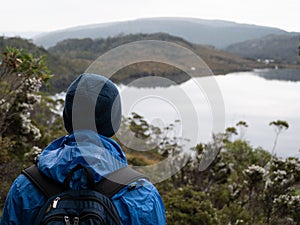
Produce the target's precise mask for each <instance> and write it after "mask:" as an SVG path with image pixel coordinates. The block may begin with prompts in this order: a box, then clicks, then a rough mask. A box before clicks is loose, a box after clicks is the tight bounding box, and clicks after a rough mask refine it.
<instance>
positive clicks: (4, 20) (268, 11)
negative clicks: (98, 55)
mask: <svg viewBox="0 0 300 225" xmlns="http://www.w3.org/2000/svg"><path fill="white" fill-rule="evenodd" d="M147 17H194V18H201V19H221V20H229V21H234V22H239V23H249V24H257V25H264V26H271V27H278V28H281V29H284V30H287V31H297V32H300V2H299V0H205V1H202V0H170V1H166V0H106V1H104V0H102V1H101V0H25V1H24V0H15V1H11V0H1V3H0V21H1V22H0V32H2V33H3V32H6V31H22V32H27V31H53V30H58V29H64V28H68V27H74V26H78V25H87V24H95V23H103V22H114V21H124V20H132V19H137V18H147Z"/></svg>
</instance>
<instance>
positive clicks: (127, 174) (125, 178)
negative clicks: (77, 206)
mask: <svg viewBox="0 0 300 225" xmlns="http://www.w3.org/2000/svg"><path fill="white" fill-rule="evenodd" d="M22 174H24V175H25V176H26V177H27V178H28V179H29V180H30V181H32V182H33V183H34V184H35V185H36V186H37V187H38V188H39V189H40V190H41V191H42V192H43V193H44V194H45V195H46V196H47V197H48V198H49V197H51V196H53V195H56V194H58V193H60V192H63V191H65V190H66V188H65V186H64V185H62V184H60V183H58V182H57V181H55V180H53V179H50V178H49V177H46V176H45V175H44V174H42V173H41V172H40V171H39V169H38V167H37V166H36V165H32V166H30V167H28V168H26V169H24V170H22ZM138 179H148V178H147V177H146V176H145V175H143V174H142V173H139V172H137V171H136V170H134V169H131V168H130V167H124V168H121V169H119V170H116V171H114V172H112V173H110V174H108V175H107V176H105V177H104V178H103V179H102V180H101V181H100V182H98V183H97V184H95V186H94V188H93V189H94V190H96V191H98V192H100V193H101V194H104V195H106V196H107V197H109V198H111V197H112V196H114V195H115V194H116V193H117V192H119V191H120V190H121V189H122V188H124V187H126V186H127V185H128V184H130V183H132V182H134V181H136V180H138Z"/></svg>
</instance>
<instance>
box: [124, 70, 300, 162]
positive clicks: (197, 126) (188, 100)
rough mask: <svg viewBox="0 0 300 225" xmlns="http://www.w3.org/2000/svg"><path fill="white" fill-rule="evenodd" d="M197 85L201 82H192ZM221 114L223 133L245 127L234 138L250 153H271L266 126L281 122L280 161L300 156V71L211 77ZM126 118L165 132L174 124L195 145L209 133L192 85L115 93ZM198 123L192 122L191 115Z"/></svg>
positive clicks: (204, 107)
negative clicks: (283, 125) (135, 117)
mask: <svg viewBox="0 0 300 225" xmlns="http://www.w3.org/2000/svg"><path fill="white" fill-rule="evenodd" d="M195 79H196V81H197V82H198V83H200V84H201V83H202V82H203V81H204V79H206V78H195ZM214 79H215V81H216V83H217V84H218V86H219V90H220V91H221V95H222V97H223V102H224V106H225V108H224V109H225V111H224V112H222V113H223V114H224V116H225V123H224V129H225V127H228V126H234V125H235V124H236V123H237V122H239V121H241V120H242V121H246V122H247V124H248V125H249V127H248V128H247V129H245V130H242V131H241V132H240V134H239V135H238V136H236V138H243V139H246V140H248V141H249V142H250V144H251V145H252V146H253V147H258V146H261V147H263V148H264V149H266V150H268V151H271V149H272V147H273V143H274V138H275V132H274V129H273V128H272V127H270V126H269V123H270V122H271V121H274V120H279V119H280V120H285V121H287V122H288V123H289V125H290V127H289V129H288V130H286V131H283V132H282V133H281V134H280V136H279V140H278V143H277V147H276V153H277V154H278V155H280V156H283V157H286V156H298V157H299V156H300V153H299V151H298V150H299V149H300V135H299V134H300V71H299V70H298V71H297V70H255V71H252V72H240V73H231V74H227V75H225V76H215V77H214ZM120 91H121V96H122V101H123V105H125V106H126V107H127V109H125V110H124V114H125V115H129V114H130V113H131V112H136V113H138V114H140V115H142V116H144V117H145V118H146V120H147V121H148V122H150V123H152V124H154V125H157V126H160V127H164V126H166V125H168V124H170V123H174V121H175V120H180V121H181V122H177V123H175V124H176V126H175V127H176V129H175V133H176V135H178V136H182V137H184V138H189V137H191V136H195V133H196V135H197V142H204V143H205V142H207V141H209V140H210V139H211V134H212V132H213V121H214V119H215V118H213V116H212V115H213V113H212V110H214V109H212V107H211V102H210V98H211V97H212V96H207V93H205V91H203V89H201V88H199V86H196V85H195V80H189V81H187V82H185V83H183V84H181V85H179V86H170V87H156V88H153V87H152V88H137V87H128V86H121V87H120ZM184 96H185V97H184ZM195 112H196V115H197V118H196V119H195V117H193V115H194V114H195ZM189 115H191V116H189Z"/></svg>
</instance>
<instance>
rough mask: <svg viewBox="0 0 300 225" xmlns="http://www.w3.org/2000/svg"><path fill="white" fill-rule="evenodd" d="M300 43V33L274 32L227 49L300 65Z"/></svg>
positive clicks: (237, 53) (242, 54) (245, 55)
mask: <svg viewBox="0 0 300 225" xmlns="http://www.w3.org/2000/svg"><path fill="white" fill-rule="evenodd" d="M299 43H300V37H299V34H293V35H292V34H289V35H274V34H273V35H268V36H265V37H263V38H259V39H253V40H248V41H244V42H241V43H237V44H233V45H230V46H228V47H227V48H226V51H229V52H231V53H233V54H236V55H239V56H241V57H245V58H251V59H258V58H260V59H273V60H275V61H276V62H280V63H289V64H298V65H300V57H299V55H298V46H299Z"/></svg>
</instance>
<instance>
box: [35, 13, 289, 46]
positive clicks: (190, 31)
mask: <svg viewBox="0 0 300 225" xmlns="http://www.w3.org/2000/svg"><path fill="white" fill-rule="evenodd" d="M159 32H164V33H168V34H170V35H174V36H178V37H181V38H184V39H185V40H187V41H189V42H192V43H195V44H202V45H211V46H215V47H217V48H221V49H224V48H226V47H227V46H229V45H232V44H235V43H238V42H243V41H246V40H251V39H255V38H260V37H263V36H266V35H268V34H288V32H286V31H284V30H281V29H278V28H271V27H264V26H257V25H250V24H239V23H235V22H228V21H222V20H203V19H195V18H146V19H137V20H130V21H125V22H113V23H103V24H93V25H86V26H80V27H74V28H69V29H65V30H59V31H54V32H50V33H45V34H41V35H38V36H36V37H35V38H34V43H35V44H37V45H39V46H44V47H45V48H49V47H52V46H54V45H55V44H57V43H58V42H60V41H63V40H66V39H74V38H79V39H81V38H92V39H98V38H107V37H114V36H117V35H119V34H123V35H126V34H138V33H148V34H151V33H159Z"/></svg>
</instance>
